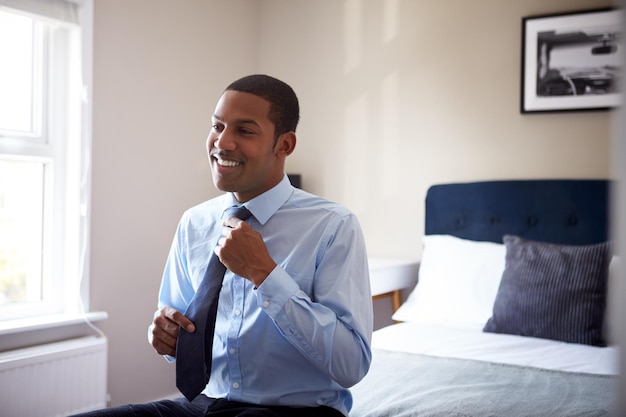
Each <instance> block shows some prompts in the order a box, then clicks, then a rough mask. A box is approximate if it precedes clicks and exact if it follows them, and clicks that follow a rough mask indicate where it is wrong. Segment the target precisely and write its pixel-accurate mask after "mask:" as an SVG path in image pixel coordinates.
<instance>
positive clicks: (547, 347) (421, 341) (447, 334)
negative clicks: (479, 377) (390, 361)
mask: <svg viewBox="0 0 626 417" xmlns="http://www.w3.org/2000/svg"><path fill="white" fill-rule="evenodd" d="M372 347H373V348H377V349H385V350H392V351H401V352H409V353H417V354H425V355H430V356H440V357H450V358H459V359H474V360H480V361H488V362H497V363H506V364H512V365H521V366H531V367H536V368H544V369H552V370H560V371H570V372H584V373H591V374H600V375H617V374H618V373H619V365H618V358H619V352H618V347H617V346H609V347H595V346H587V345H579V344H573V343H564V342H559V341H553V340H547V339H538V338H532V337H522V336H513V335H505V334H494V333H484V332H483V331H482V326H477V325H463V326H460V325H446V324H430V323H397V324H393V325H391V326H388V327H385V328H382V329H379V330H377V331H375V332H374V335H373V339H372Z"/></svg>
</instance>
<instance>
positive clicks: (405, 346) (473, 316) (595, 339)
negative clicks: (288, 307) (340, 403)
mask: <svg viewBox="0 0 626 417" xmlns="http://www.w3.org/2000/svg"><path fill="white" fill-rule="evenodd" d="M609 193H610V182H609V181H605V180H515V181H486V182H473V183H457V184H440V185H434V186H432V187H431V188H430V189H429V190H428V192H427V195H426V215H425V234H424V236H423V245H424V246H423V251H422V258H421V262H420V269H419V280H418V284H417V285H416V287H415V289H413V290H412V292H411V294H410V295H409V297H408V299H407V300H406V301H405V302H404V303H403V304H402V305H401V306H400V308H399V309H398V310H397V311H396V312H395V313H394V315H393V318H394V320H396V321H397V323H396V324H393V325H390V326H388V327H385V328H382V329H379V330H377V331H375V332H374V336H373V340H372V352H373V353H372V355H373V356H372V358H373V359H372V365H371V368H370V371H369V373H368V374H367V375H366V377H365V378H364V379H363V380H362V381H361V382H360V383H358V384H357V385H355V386H354V387H353V388H352V395H353V401H354V404H353V408H352V411H351V413H350V416H351V417H366V416H367V417H386V416H390V417H391V416H393V417H402V416H446V417H449V416H480V417H486V416H498V417H507V416H515V417H520V416H527V417H532V416H541V417H546V416H568V417H572V416H574V417H575V416H607V415H610V414H611V412H612V408H613V397H614V393H615V392H616V386H617V372H618V355H619V352H618V349H617V347H616V346H615V345H614V343H613V340H612V338H611V332H610V329H611V326H610V320H608V314H606V310H607V305H608V304H610V297H608V294H609V291H608V288H609V287H610V286H611V284H610V281H611V279H614V277H613V274H611V273H610V270H611V269H612V268H614V265H615V264H616V263H617V262H619V259H617V257H614V256H613V254H612V242H611V240H610V236H609V214H608V213H609V206H610V204H609Z"/></svg>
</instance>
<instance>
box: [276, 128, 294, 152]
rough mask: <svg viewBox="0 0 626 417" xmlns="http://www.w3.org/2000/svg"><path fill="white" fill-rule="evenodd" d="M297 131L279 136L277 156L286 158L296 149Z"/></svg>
mask: <svg viewBox="0 0 626 417" xmlns="http://www.w3.org/2000/svg"><path fill="white" fill-rule="evenodd" d="M296 141H297V140H296V132H294V131H290V132H285V133H283V134H282V135H280V136H279V137H278V140H277V141H276V146H274V152H275V153H276V156H278V157H283V158H286V157H288V156H289V155H291V153H292V152H293V151H294V149H296Z"/></svg>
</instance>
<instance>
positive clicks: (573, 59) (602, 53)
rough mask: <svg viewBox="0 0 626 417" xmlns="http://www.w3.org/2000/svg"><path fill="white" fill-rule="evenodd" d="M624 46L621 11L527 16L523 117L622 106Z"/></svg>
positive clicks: (524, 21) (522, 89) (522, 73)
mask: <svg viewBox="0 0 626 417" xmlns="http://www.w3.org/2000/svg"><path fill="white" fill-rule="evenodd" d="M623 45H624V42H623V39H622V11H621V10H620V9H617V8H603V9H593V10H579V11H572V12H567V13H558V14H549V15H541V16H527V17H523V18H522V71H521V81H522V82H521V108H520V109H521V112H522V113H545V112H566V111H588V110H608V109H611V108H614V107H617V106H619V105H620V104H621V101H622V99H621V92H620V91H619V82H618V78H619V77H618V75H619V74H620V72H621V66H622V62H623V59H622V54H623V53H624V52H623Z"/></svg>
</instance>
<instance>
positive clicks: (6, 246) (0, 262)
mask: <svg viewBox="0 0 626 417" xmlns="http://www.w3.org/2000/svg"><path fill="white" fill-rule="evenodd" d="M43 184H44V164H43V163H42V162H31V161H9V160H1V159H0V305H6V304H11V303H22V302H33V301H40V300H41V299H42V252H43V251H42V248H43V207H44V192H43Z"/></svg>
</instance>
